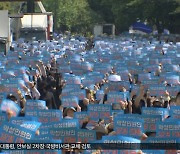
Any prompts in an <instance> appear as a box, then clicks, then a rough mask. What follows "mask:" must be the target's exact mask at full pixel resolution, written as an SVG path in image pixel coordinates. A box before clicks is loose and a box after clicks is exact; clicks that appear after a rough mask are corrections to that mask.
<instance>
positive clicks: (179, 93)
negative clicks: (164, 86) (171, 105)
mask: <svg viewBox="0 0 180 154" xmlns="http://www.w3.org/2000/svg"><path fill="white" fill-rule="evenodd" d="M179 97H180V92H178V94H177V95H176V101H177V99H178V98H179Z"/></svg>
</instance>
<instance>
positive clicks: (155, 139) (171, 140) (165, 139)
mask: <svg viewBox="0 0 180 154" xmlns="http://www.w3.org/2000/svg"><path fill="white" fill-rule="evenodd" d="M142 143H152V144H155V143H157V144H158V143H162V144H167V146H168V143H170V144H173V143H180V139H179V138H178V137H163V138H161V137H148V138H147V139H146V140H145V141H142Z"/></svg>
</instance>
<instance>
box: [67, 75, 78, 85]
mask: <svg viewBox="0 0 180 154" xmlns="http://www.w3.org/2000/svg"><path fill="white" fill-rule="evenodd" d="M65 80H66V84H81V78H80V77H78V76H71V77H68V78H67V79H65Z"/></svg>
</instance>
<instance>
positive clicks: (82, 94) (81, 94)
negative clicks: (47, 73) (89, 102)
mask: <svg viewBox="0 0 180 154" xmlns="http://www.w3.org/2000/svg"><path fill="white" fill-rule="evenodd" d="M68 95H70V96H76V97H78V99H79V100H83V99H84V98H85V97H86V91H85V90H79V91H78V90H77V89H74V90H73V91H70V92H69V93H68Z"/></svg>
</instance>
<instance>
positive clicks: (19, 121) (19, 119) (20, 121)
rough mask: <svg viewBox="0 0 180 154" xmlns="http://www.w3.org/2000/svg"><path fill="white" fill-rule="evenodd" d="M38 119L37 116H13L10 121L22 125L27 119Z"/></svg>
mask: <svg viewBox="0 0 180 154" xmlns="http://www.w3.org/2000/svg"><path fill="white" fill-rule="evenodd" d="M37 120H38V119H37V118H36V117H11V119H10V121H9V122H10V123H12V124H15V125H21V124H23V123H24V122H25V121H37Z"/></svg>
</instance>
